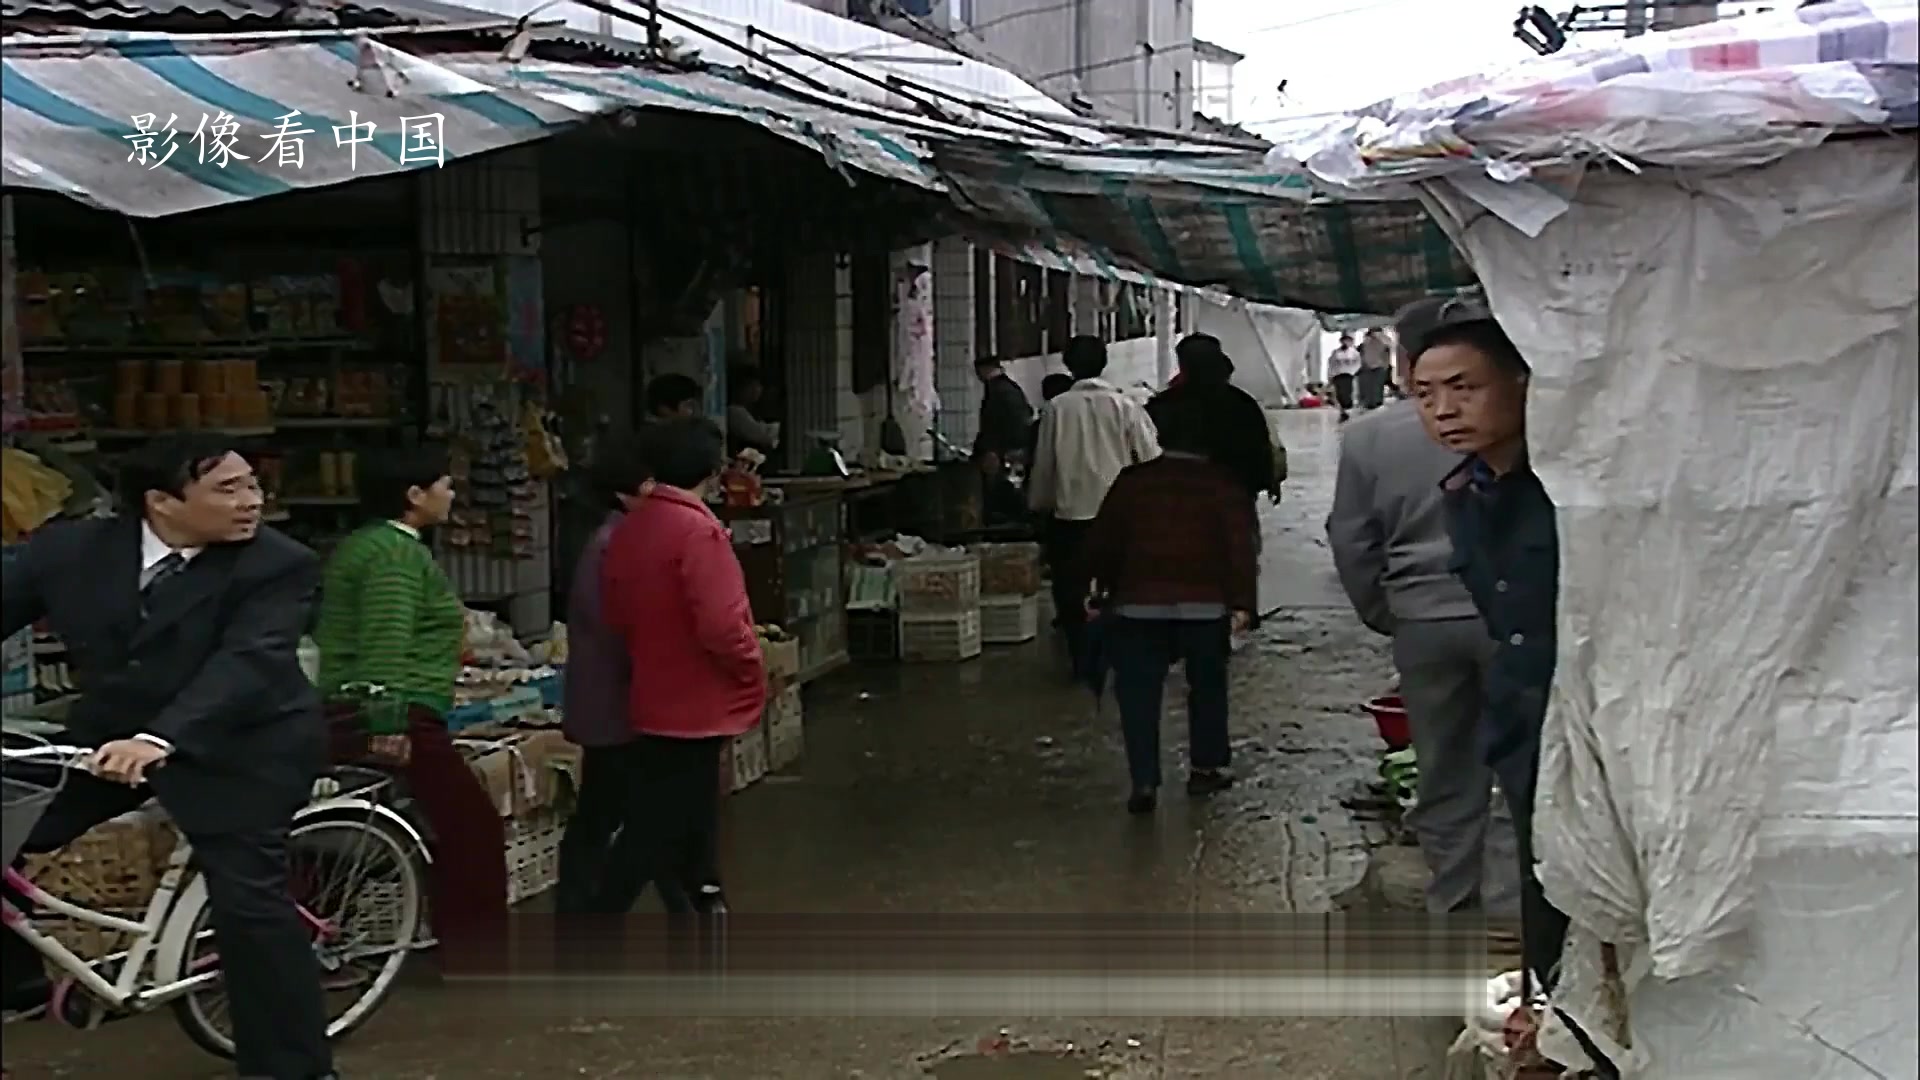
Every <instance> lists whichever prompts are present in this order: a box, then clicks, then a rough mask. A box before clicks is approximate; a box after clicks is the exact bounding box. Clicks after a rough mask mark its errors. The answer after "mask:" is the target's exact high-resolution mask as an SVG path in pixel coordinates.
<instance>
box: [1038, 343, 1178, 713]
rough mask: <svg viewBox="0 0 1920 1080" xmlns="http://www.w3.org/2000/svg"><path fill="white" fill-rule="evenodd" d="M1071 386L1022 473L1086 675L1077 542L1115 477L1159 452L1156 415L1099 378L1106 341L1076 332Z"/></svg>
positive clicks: (1069, 361)
mask: <svg viewBox="0 0 1920 1080" xmlns="http://www.w3.org/2000/svg"><path fill="white" fill-rule="evenodd" d="M1062 359H1063V360H1065V362H1066V365H1067V371H1068V372H1069V373H1070V374H1071V375H1072V376H1073V379H1074V383H1073V388H1072V389H1070V390H1068V391H1067V392H1066V393H1064V394H1061V395H1060V396H1059V397H1057V398H1055V399H1054V400H1053V401H1052V402H1051V403H1049V404H1048V406H1047V408H1046V411H1045V413H1044V414H1043V415H1042V416H1041V418H1040V438H1039V440H1038V450H1037V452H1036V453H1035V454H1034V457H1033V472H1032V473H1031V475H1029V476H1028V478H1027V505H1028V506H1029V507H1030V508H1031V509H1032V510H1033V512H1034V513H1036V514H1039V515H1041V516H1043V517H1044V518H1046V519H1048V521H1047V524H1046V537H1047V540H1046V557H1047V566H1048V571H1049V572H1050V573H1051V574H1052V591H1053V608H1054V617H1055V618H1056V619H1058V620H1059V623H1060V630H1061V633H1062V635H1063V636H1064V637H1065V638H1066V641H1067V652H1068V658H1069V660H1070V663H1071V666H1072V670H1073V675H1074V678H1075V679H1080V678H1082V677H1084V676H1085V675H1086V671H1085V666H1086V659H1087V648H1086V641H1087V635H1086V625H1087V613H1086V600H1087V576H1086V571H1085V569H1084V568H1083V567H1082V566H1081V560H1080V545H1081V542H1082V541H1083V540H1084V539H1085V537H1086V534H1087V530H1089V529H1091V528H1092V527H1093V519H1094V518H1095V517H1096V516H1098V515H1099V513H1100V503H1101V500H1103V499H1105V498H1106V497H1107V489H1108V488H1110V487H1112V486H1113V481H1114V478H1115V477H1117V476H1119V475H1120V471H1121V470H1122V469H1125V468H1126V467H1127V466H1129V465H1137V464H1139V463H1141V462H1143V461H1151V460H1153V459H1154V458H1156V457H1159V456H1160V443H1159V441H1158V440H1157V439H1156V438H1155V437H1154V431H1153V421H1152V420H1151V419H1150V418H1148V416H1147V412H1146V410H1145V409H1144V408H1142V407H1141V406H1140V405H1139V404H1137V403H1136V402H1135V401H1134V400H1133V399H1132V398H1130V397H1128V396H1127V394H1126V393H1125V392H1124V391H1122V390H1121V389H1120V388H1119V387H1117V386H1115V385H1113V384H1112V383H1110V382H1107V381H1106V380H1104V379H1102V378H1101V377H1100V376H1101V375H1102V374H1104V373H1105V372H1106V370H1107V347H1106V345H1105V344H1103V343H1102V342H1101V341H1100V339H1099V338H1096V337H1090V336H1087V335H1081V336H1079V337H1076V338H1074V339H1072V340H1071V341H1069V342H1067V347H1066V349H1065V352H1064V355H1063V357H1062Z"/></svg>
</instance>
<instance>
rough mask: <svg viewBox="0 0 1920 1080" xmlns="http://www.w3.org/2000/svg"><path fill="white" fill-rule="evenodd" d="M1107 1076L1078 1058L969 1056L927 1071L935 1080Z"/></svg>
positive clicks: (1064, 1079)
mask: <svg viewBox="0 0 1920 1080" xmlns="http://www.w3.org/2000/svg"><path fill="white" fill-rule="evenodd" d="M1102 1075H1104V1073H1103V1072H1102V1071H1101V1069H1100V1068H1099V1067H1098V1066H1097V1065H1096V1064H1095V1063H1094V1062H1092V1061H1090V1060H1088V1059H1087V1058H1083V1057H1080V1056H1078V1055H1075V1054H1045V1053H1015V1054H992V1055H982V1054H969V1055H967V1056H965V1057H956V1058H948V1059H947V1060H945V1061H942V1062H939V1063H938V1064H934V1065H929V1066H928V1067H927V1076H929V1077H931V1078H932V1080H1086V1078H1087V1077H1089V1076H1092V1077H1098V1076H1102Z"/></svg>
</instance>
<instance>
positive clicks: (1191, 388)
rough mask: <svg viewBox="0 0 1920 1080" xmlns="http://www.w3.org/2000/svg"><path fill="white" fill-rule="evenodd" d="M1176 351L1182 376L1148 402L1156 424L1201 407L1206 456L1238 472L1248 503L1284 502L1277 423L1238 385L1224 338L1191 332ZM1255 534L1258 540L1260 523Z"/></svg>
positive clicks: (1158, 424)
mask: <svg viewBox="0 0 1920 1080" xmlns="http://www.w3.org/2000/svg"><path fill="white" fill-rule="evenodd" d="M1175 355H1176V356H1177V357H1178V359H1179V361H1180V374H1181V375H1182V376H1183V378H1182V379H1181V380H1180V384H1179V385H1178V386H1173V387H1170V388H1169V389H1167V390H1164V391H1162V392H1161V393H1160V394H1158V395H1157V396H1155V397H1154V399H1153V400H1152V401H1149V402H1148V403H1147V415H1148V416H1149V417H1151V418H1152V419H1153V422H1154V425H1155V426H1156V427H1159V426H1161V418H1162V417H1163V416H1166V415H1168V414H1169V413H1170V412H1172V411H1173V410H1175V409H1185V408H1188V407H1189V406H1191V407H1192V408H1194V409H1196V410H1198V411H1199V413H1200V414H1201V415H1202V416H1204V417H1206V418H1207V424H1206V430H1205V433H1204V436H1203V437H1204V438H1205V440H1206V448H1205V453H1206V455H1207V459H1208V460H1209V461H1212V462H1213V463H1214V464H1216V465H1219V466H1220V467H1221V468H1224V469H1226V470H1227V471H1228V472H1230V473H1232V474H1233V477H1234V479H1235V480H1237V481H1239V483H1240V487H1241V489H1242V490H1244V491H1245V492H1246V494H1247V502H1248V504H1249V505H1253V504H1254V503H1256V502H1257V501H1258V499H1259V497H1260V496H1261V495H1265V496H1267V497H1268V498H1270V499H1272V500H1273V501H1274V502H1279V501H1280V478H1279V474H1278V472H1277V471H1276V470H1275V468H1274V464H1275V460H1274V452H1273V429H1272V428H1271V427H1269V426H1268V425H1267V411H1266V410H1265V409H1263V408H1261V407H1260V403H1259V402H1258V401H1255V400H1254V397H1253V395H1252V394H1249V393H1247V392H1246V391H1245V390H1242V389H1240V388H1239V387H1237V386H1235V385H1233V360H1232V359H1230V358H1229V357H1228V356H1227V354H1226V352H1225V351H1223V350H1222V349H1221V347H1220V339H1219V338H1216V337H1214V336H1213V335H1211V334H1188V335H1187V336H1186V337H1185V338H1183V339H1181V341H1180V344H1179V345H1178V346H1177V347H1176V348H1175ZM1256 520H1257V518H1256ZM1254 537H1255V543H1256V544H1257V543H1258V542H1259V527H1258V525H1257V524H1256V525H1255V532H1254Z"/></svg>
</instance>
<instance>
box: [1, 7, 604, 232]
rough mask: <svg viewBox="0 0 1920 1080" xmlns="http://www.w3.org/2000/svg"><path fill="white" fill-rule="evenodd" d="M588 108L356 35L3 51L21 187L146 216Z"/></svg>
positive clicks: (144, 38) (513, 137)
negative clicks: (516, 89)
mask: <svg viewBox="0 0 1920 1080" xmlns="http://www.w3.org/2000/svg"><path fill="white" fill-rule="evenodd" d="M587 115H588V114H587V113H585V112H583V111H582V110H581V109H579V108H571V107H567V106H563V105H558V104H554V103H552V102H549V101H546V100H543V99H541V98H539V97H535V96H531V95H522V96H514V95H507V94H501V93H499V92H497V91H495V90H494V89H493V88H491V87H489V86H487V85H485V84H483V83H479V82H476V81H474V80H472V79H469V78H467V77H465V76H462V75H458V74H455V73H453V72H451V71H449V70H447V69H445V68H442V67H440V66H438V65H436V64H433V63H431V62H428V61H425V60H421V59H419V58H417V57H413V56H409V55H407V54H406V53H402V52H400V51H398V50H396V49H392V48H388V47H387V46H384V45H381V44H379V43H378V42H374V41H369V40H364V39H363V40H360V41H358V42H356V41H353V40H350V39H348V38H345V37H341V38H302V39H292V40H281V41H275V42H204V41H203V42H186V41H183V40H182V39H180V38H177V37H166V36H162V35H140V36H133V35H124V36H122V38H121V39H120V40H116V41H111V42H105V41H103V42H101V43H98V44H89V45H87V46H84V47H77V48H65V47H58V46H34V45H29V46H23V47H15V46H13V45H11V44H10V45H9V46H8V48H7V49H6V51H5V54H4V56H0V164H3V165H4V177H5V181H6V183H7V184H8V185H10V186H19V187H29V188H39V189H42V190H47V191H54V192H59V193H62V194H65V195H69V196H72V197H73V198H76V199H79V200H81V201H84V202H87V203H91V204H93V205H96V206H100V207H103V208H106V209H109V210H117V211H119V212H121V213H125V214H129V215H133V216H136V217H159V216H163V215H166V214H177V213H182V212H186V211H190V210H198V209H203V208H206V207H211V206H219V205H222V204H225V203H233V202H241V201H245V200H249V199H258V198H263V197H266V196H270V195H278V194H283V193H286V192H291V191H297V190H300V189H303V188H313V187H323V186H326V185H329V184H338V183H342V182H345V181H348V180H353V179H356V178H361V177H368V176H379V175H383V174H388V173H395V172H400V171H403V170H408V169H423V168H424V169H431V168H439V167H441V166H443V165H445V164H446V163H447V162H450V161H453V160H455V159H457V158H462V157H468V156H471V155H474V154H481V153H485V152H487V151H490V150H498V149H501V148H503V147H509V146H514V145H516V144H519V143H525V142H529V141H531V140H534V139H540V138H545V137H547V136H548V135H551V134H554V133H555V132H558V131H561V130H564V129H566V128H569V127H571V126H573V125H575V124H577V123H579V122H581V121H582V120H584V119H585V118H586V116H587Z"/></svg>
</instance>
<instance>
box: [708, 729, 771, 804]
mask: <svg viewBox="0 0 1920 1080" xmlns="http://www.w3.org/2000/svg"><path fill="white" fill-rule="evenodd" d="M766 775H767V732H766V729H765V728H763V727H759V726H756V727H755V728H754V729H753V730H752V731H749V732H747V733H746V734H745V735H736V736H734V737H733V738H731V739H728V740H727V748H726V749H725V750H724V751H722V752H721V754H720V790H721V791H722V792H723V793H725V794H729V795H731V794H733V793H734V792H736V791H745V790H746V789H747V788H750V787H752V786H753V785H755V784H757V783H759V782H760V781H761V780H763V779H765V778H766Z"/></svg>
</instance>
